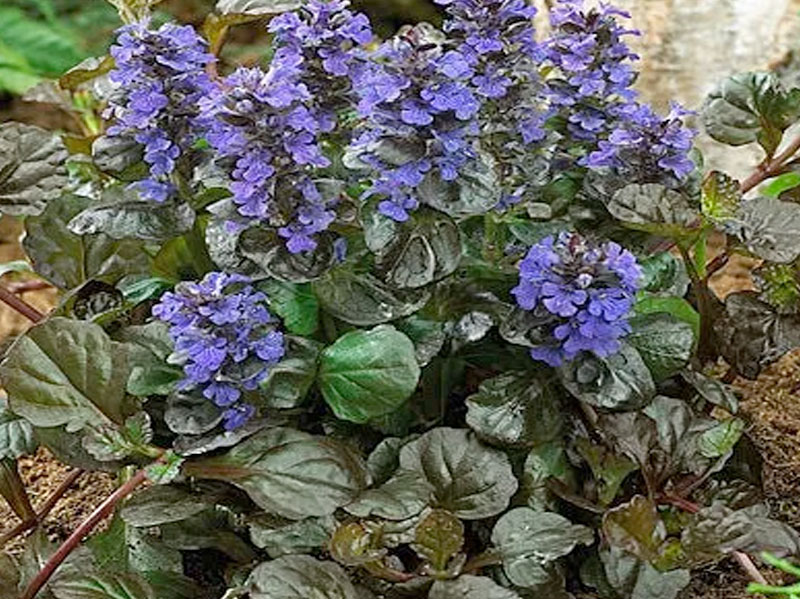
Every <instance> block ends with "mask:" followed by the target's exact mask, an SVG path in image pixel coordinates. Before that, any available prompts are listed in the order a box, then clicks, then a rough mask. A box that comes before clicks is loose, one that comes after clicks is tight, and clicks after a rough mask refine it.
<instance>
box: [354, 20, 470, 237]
mask: <svg viewBox="0 0 800 599" xmlns="http://www.w3.org/2000/svg"><path fill="white" fill-rule="evenodd" d="M443 41H444V38H443V36H441V33H440V32H438V31H436V30H434V29H432V28H431V27H430V26H426V25H418V26H416V27H413V28H405V29H404V30H402V31H401V32H400V33H399V34H398V35H397V36H396V37H395V38H394V39H392V40H390V41H388V42H386V43H384V44H383V45H382V46H381V47H380V48H379V49H378V50H377V51H376V53H375V55H374V56H373V57H372V61H370V62H368V63H365V64H364V65H362V67H361V68H360V69H358V71H357V72H355V73H354V74H353V88H354V90H355V92H356V93H357V94H358V97H359V104H358V109H359V114H360V116H361V117H363V119H364V120H363V122H362V125H361V128H360V129H359V131H357V136H356V138H355V139H354V142H353V148H354V150H355V151H356V153H358V154H359V158H360V159H361V161H362V162H363V163H366V164H367V165H368V166H369V167H370V168H371V169H373V171H374V172H375V180H374V182H373V184H372V187H371V188H370V189H369V190H368V191H367V192H366V195H368V196H371V195H378V196H382V197H384V198H385V199H384V200H383V201H381V202H380V204H379V205H378V209H379V211H380V212H381V213H382V214H384V215H385V216H388V217H389V218H392V219H394V220H396V221H399V222H403V221H406V220H408V218H409V211H412V210H414V209H416V208H417V207H418V206H419V199H418V197H417V195H416V193H415V191H416V188H417V187H419V185H421V184H422V182H423V180H424V179H425V177H426V176H429V175H431V176H439V177H441V178H442V179H443V180H445V181H454V180H455V179H456V178H457V177H458V174H459V170H460V169H461V168H462V167H464V166H465V165H466V164H467V163H468V162H469V161H470V160H472V159H474V158H475V157H476V151H475V147H474V146H475V141H474V140H475V138H476V136H477V135H478V133H479V126H478V122H477V118H476V117H477V115H478V113H479V111H480V109H481V99H480V98H479V97H478V96H477V95H476V94H475V93H474V92H473V89H472V86H471V84H470V80H471V78H472V76H473V74H474V70H473V69H472V67H470V65H469V63H468V61H467V59H466V57H465V56H463V55H462V54H460V53H458V52H456V51H449V52H445V51H444V50H443V47H442V42H443Z"/></svg>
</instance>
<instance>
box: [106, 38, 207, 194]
mask: <svg viewBox="0 0 800 599" xmlns="http://www.w3.org/2000/svg"><path fill="white" fill-rule="evenodd" d="M110 54H111V56H112V57H113V58H114V61H115V64H116V68H115V69H114V70H113V71H111V74H110V78H111V81H112V82H114V83H115V84H117V85H118V86H119V90H118V92H117V93H116V94H115V95H114V96H113V97H112V99H111V101H110V104H109V107H108V110H107V112H106V116H107V117H113V118H114V119H115V121H116V122H115V124H114V125H112V126H111V127H110V128H109V129H108V134H109V135H111V136H131V137H133V138H134V139H135V140H136V141H137V142H138V143H140V144H142V145H143V146H144V160H145V162H146V163H147V164H148V166H149V169H150V177H149V178H147V179H144V180H142V181H139V182H138V183H137V184H136V185H137V187H138V189H139V192H140V193H141V195H142V196H143V197H145V198H147V199H151V200H155V201H158V202H163V201H165V200H166V199H167V198H168V197H170V195H171V194H172V193H173V191H174V186H173V184H172V183H171V182H170V175H171V173H172V172H173V171H174V170H175V165H176V161H177V160H178V158H179V157H180V156H181V155H182V154H183V153H184V152H185V151H186V149H187V148H189V147H190V146H191V145H192V144H193V143H194V142H195V141H196V140H197V123H196V117H197V114H198V112H199V110H198V103H199V101H200V99H201V98H202V97H204V96H205V95H206V94H208V93H209V92H210V90H211V89H212V88H213V84H212V83H211V80H210V79H209V77H208V75H207V73H206V68H207V67H208V65H209V64H211V63H212V62H213V61H214V60H215V58H214V56H213V55H211V54H209V53H208V51H207V48H206V42H205V40H203V38H201V37H200V36H199V35H198V34H197V32H196V31H195V30H194V29H193V28H192V27H191V26H188V25H175V24H173V23H167V24H165V25H162V26H161V27H160V28H159V29H157V30H155V31H153V30H150V29H149V25H148V23H146V22H142V23H133V24H131V25H126V26H125V27H122V28H121V29H120V30H119V32H118V36H117V40H116V43H115V44H114V45H113V46H111V49H110Z"/></svg>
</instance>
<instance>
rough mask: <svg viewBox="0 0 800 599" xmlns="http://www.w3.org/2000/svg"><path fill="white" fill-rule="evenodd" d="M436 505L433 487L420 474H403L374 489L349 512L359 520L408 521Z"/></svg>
mask: <svg viewBox="0 0 800 599" xmlns="http://www.w3.org/2000/svg"><path fill="white" fill-rule="evenodd" d="M432 501H433V487H432V486H431V485H430V484H429V483H428V482H427V481H426V480H425V479H423V478H421V477H420V476H419V474H418V473H417V472H409V471H403V470H401V471H399V472H397V473H396V474H395V475H394V476H393V477H392V478H390V479H389V480H388V481H386V482H385V483H384V484H382V485H381V486H380V487H377V488H374V489H367V490H366V491H364V492H363V493H362V494H361V495H360V496H359V497H358V499H356V500H355V501H354V502H353V503H351V504H350V505H348V506H347V507H345V509H346V510H347V511H348V512H349V513H351V514H353V515H354V516H358V517H359V518H369V517H376V516H377V517H378V518H384V519H386V520H408V519H409V518H413V517H414V516H416V515H417V514H419V513H420V512H422V510H424V509H425V508H426V507H428V505H430V504H431V502H432Z"/></svg>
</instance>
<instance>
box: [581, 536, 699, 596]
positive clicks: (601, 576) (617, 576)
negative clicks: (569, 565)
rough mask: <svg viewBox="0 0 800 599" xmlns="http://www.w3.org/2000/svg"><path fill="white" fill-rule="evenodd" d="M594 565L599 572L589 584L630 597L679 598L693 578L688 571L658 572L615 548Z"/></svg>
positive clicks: (584, 572)
mask: <svg viewBox="0 0 800 599" xmlns="http://www.w3.org/2000/svg"><path fill="white" fill-rule="evenodd" d="M595 567H596V569H597V571H596V572H592V573H591V578H593V579H594V580H591V581H589V580H586V582H587V584H590V585H591V586H593V587H595V588H606V589H608V590H609V591H610V592H612V593H614V596H621V597H627V598H629V599H676V598H677V597H678V594H679V593H680V592H681V591H682V590H683V589H684V588H685V587H687V586H688V585H689V582H690V579H691V576H690V574H689V571H688V570H672V571H670V572H659V571H658V570H656V569H655V568H654V567H653V566H651V565H650V564H649V563H647V562H645V561H642V560H639V559H637V558H636V557H634V556H632V555H630V554H629V553H626V552H625V551H622V550H621V549H619V548H616V547H612V548H611V549H610V550H603V551H601V552H600V560H597V563H596V564H595ZM586 574H587V571H586V568H584V569H582V570H581V577H582V578H583V577H584V576H585V575H586Z"/></svg>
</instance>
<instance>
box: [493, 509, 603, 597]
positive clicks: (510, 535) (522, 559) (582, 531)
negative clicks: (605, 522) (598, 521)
mask: <svg viewBox="0 0 800 599" xmlns="http://www.w3.org/2000/svg"><path fill="white" fill-rule="evenodd" d="M593 542H594V532H593V531H592V530H591V529H590V528H587V527H585V526H580V525H577V524H572V523H571V522H570V521H569V520H567V519H566V518H564V517H563V516H560V515H559V514H554V513H551V512H535V511H534V510H532V509H530V508H527V507H521V508H516V509H513V510H511V511H510V512H508V513H507V514H504V515H503V517H502V518H500V520H498V521H497V524H495V526H494V529H493V530H492V544H493V545H494V546H495V547H496V549H497V551H498V552H499V553H500V555H501V557H502V559H503V571H504V572H505V573H506V576H508V578H509V580H511V582H512V583H514V584H515V585H517V586H520V587H536V586H538V585H540V584H542V582H543V580H546V578H547V577H548V576H549V574H548V573H547V571H546V570H545V568H544V566H545V565H547V564H549V563H550V562H552V561H554V560H557V559H559V558H561V557H564V556H565V555H568V554H569V553H570V552H572V550H573V549H574V548H575V547H576V546H577V545H591V544H592V543H593Z"/></svg>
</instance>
